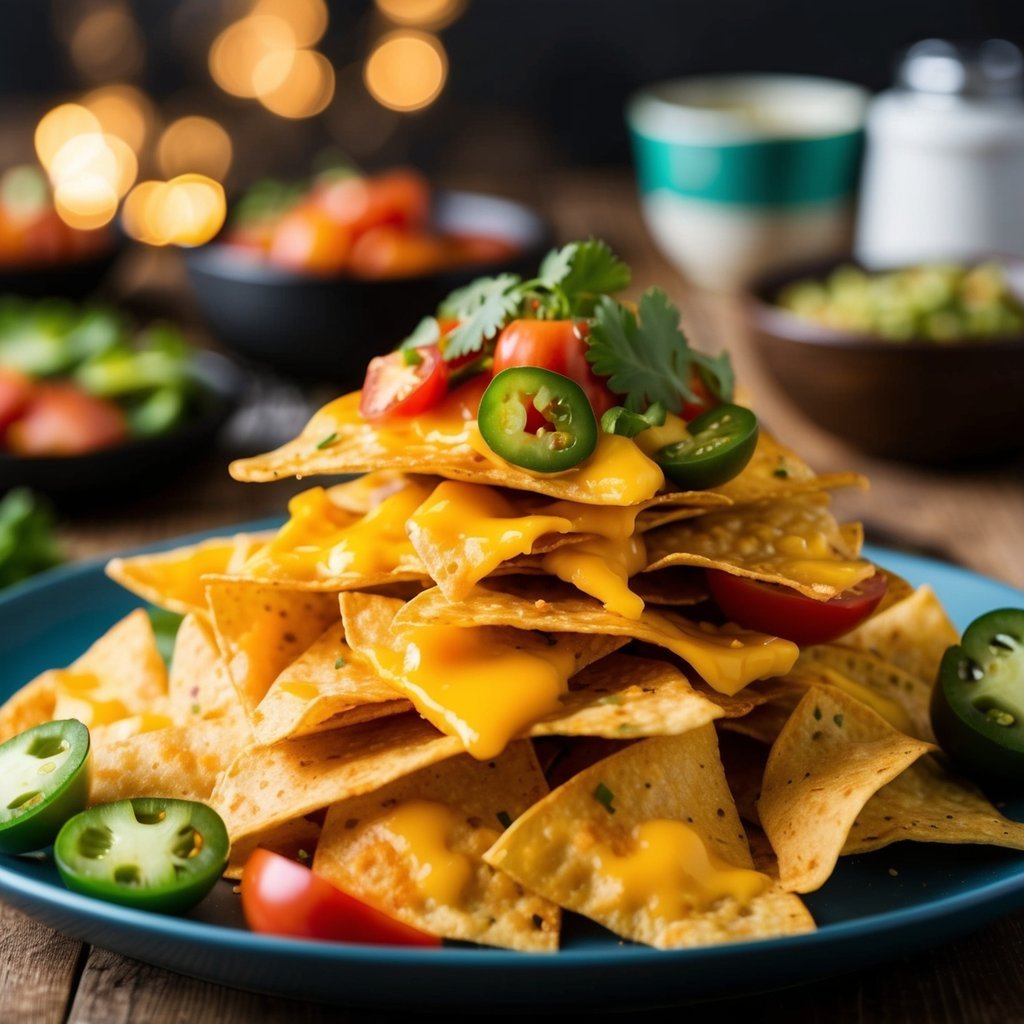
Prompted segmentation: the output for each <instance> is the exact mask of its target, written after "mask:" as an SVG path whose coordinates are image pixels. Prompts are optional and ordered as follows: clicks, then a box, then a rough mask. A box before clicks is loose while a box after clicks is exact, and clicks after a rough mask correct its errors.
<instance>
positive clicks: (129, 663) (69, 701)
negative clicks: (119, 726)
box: [50, 608, 167, 728]
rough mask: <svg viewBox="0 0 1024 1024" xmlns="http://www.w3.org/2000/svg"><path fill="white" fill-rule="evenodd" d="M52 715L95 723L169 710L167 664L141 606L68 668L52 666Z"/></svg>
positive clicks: (108, 631) (113, 627)
mask: <svg viewBox="0 0 1024 1024" xmlns="http://www.w3.org/2000/svg"><path fill="white" fill-rule="evenodd" d="M50 672H51V673H52V678H53V680H54V684H55V693H56V701H55V704H54V709H53V717H54V718H57V719H60V718H77V719H78V720H79V721H80V722H83V723H84V724H85V725H87V726H89V727H90V728H91V727H92V726H94V725H103V724H106V723H109V722H115V721H117V720H118V719H119V718H128V717H129V716H131V715H135V714H139V713H142V712H147V711H156V712H160V713H163V712H165V711H166V707H165V702H166V697H167V668H166V666H165V664H164V660H163V658H162V657H161V656H160V651H159V650H158V649H157V646H156V638H155V637H154V635H153V627H152V625H151V624H150V621H149V616H148V615H147V614H146V613H145V612H144V611H143V610H142V609H141V608H137V609H135V611H133V612H130V613H129V614H128V615H126V616H125V617H124V618H123V619H121V621H120V622H118V623H116V624H115V625H114V626H112V627H111V628H110V629H109V630H107V632H106V633H104V634H103V636H101V637H100V638H99V639H98V640H97V641H96V642H95V643H94V644H93V645H92V646H91V647H90V648H89V649H88V650H87V651H86V652H85V653H84V654H83V655H81V657H79V658H76V659H75V661H74V662H72V663H71V665H69V666H68V667H67V668H64V669H51V670H50Z"/></svg>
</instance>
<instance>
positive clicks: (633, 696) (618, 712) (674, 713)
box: [530, 652, 750, 739]
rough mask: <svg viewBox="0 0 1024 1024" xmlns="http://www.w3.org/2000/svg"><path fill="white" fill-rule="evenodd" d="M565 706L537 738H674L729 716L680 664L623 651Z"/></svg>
mask: <svg viewBox="0 0 1024 1024" xmlns="http://www.w3.org/2000/svg"><path fill="white" fill-rule="evenodd" d="M560 703H561V705H562V707H561V710H560V711H557V712H552V713H551V714H550V715H548V716H546V717H545V718H542V719H541V720H540V721H539V722H536V723H535V724H534V725H533V726H531V728H530V735H531V736H604V737H606V738H608V739H637V738H639V737H641V736H674V735H676V734H678V733H683V732H688V731H689V730H690V729H696V728H699V727H700V726H702V725H706V724H707V723H708V722H712V721H714V720H715V719H716V718H721V717H722V716H723V715H725V714H726V711H725V709H724V708H722V707H720V706H719V705H718V704H716V703H715V702H714V701H713V700H711V699H709V698H708V697H706V696H705V695H704V694H702V693H701V692H699V691H698V690H695V689H694V688H693V686H692V685H691V684H690V681H689V680H688V679H687V678H686V676H685V675H683V673H682V672H680V671H679V669H678V668H676V667H675V666H674V665H670V664H669V663H668V662H664V661H653V660H651V659H650V658H637V657H633V656H631V655H628V654H622V653H621V652H620V653H617V654H609V655H608V657H606V658H601V660H600V661H595V662H594V663H593V664H592V665H588V666H587V667H586V668H585V669H583V671H582V672H580V673H579V675H577V676H574V677H573V679H572V681H571V688H570V690H569V692H568V693H566V694H565V695H564V696H563V697H562V698H561V700H560ZM749 707H750V705H749V704H747V703H745V702H744V703H743V704H742V708H743V709H746V708H749ZM740 713H742V711H741V712H740Z"/></svg>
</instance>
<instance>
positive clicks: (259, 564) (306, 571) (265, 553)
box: [245, 482, 430, 582]
mask: <svg viewBox="0 0 1024 1024" xmlns="http://www.w3.org/2000/svg"><path fill="white" fill-rule="evenodd" d="M429 493H430V492H429V488H427V487H425V486H424V485H423V484H419V483H413V482H410V483H409V484H407V485H406V486H405V487H403V488H402V489H401V490H399V491H396V492H395V493H394V494H391V495H390V496H388V497H387V498H385V499H384V500H383V501H382V502H381V503H380V504H379V505H377V506H376V508H374V509H372V510H371V511H370V512H368V513H367V514H366V515H365V516H362V517H358V516H355V515H354V514H353V513H351V512H348V511H346V510H345V509H341V508H338V507H337V506H336V505H335V504H334V503H333V502H332V501H331V500H330V495H329V494H328V492H327V491H325V490H324V488H322V487H312V488H310V489H309V490H308V491H303V492H302V493H301V494H297V495H296V496H295V497H294V498H292V500H291V501H290V502H289V503H288V513H289V516H290V518H289V520H288V522H287V523H285V525H284V526H283V527H282V528H281V530H280V531H279V532H278V534H277V536H276V537H275V538H274V539H273V540H272V541H271V542H270V543H269V544H267V545H266V547H265V548H263V549H262V550H261V551H260V552H259V553H258V554H257V555H255V556H254V557H253V558H252V559H251V560H250V561H249V562H248V564H247V565H246V567H245V568H246V573H247V574H249V575H251V576H255V577H259V578H270V579H288V580H302V581H310V582H314V581H317V580H322V579H329V578H331V577H334V576H340V575H342V574H354V575H360V576H375V575H379V574H383V573H388V572H391V571H393V570H395V569H397V568H398V567H399V566H400V565H401V564H402V562H403V561H408V560H413V561H415V560H416V552H415V551H414V550H413V547H412V544H411V543H410V542H409V538H408V536H407V535H406V532H405V522H406V520H407V519H408V518H409V516H410V515H412V513H413V512H414V511H415V509H416V508H417V506H418V505H419V504H420V503H421V502H422V501H423V500H424V499H425V498H426V497H427V495H428V494H429Z"/></svg>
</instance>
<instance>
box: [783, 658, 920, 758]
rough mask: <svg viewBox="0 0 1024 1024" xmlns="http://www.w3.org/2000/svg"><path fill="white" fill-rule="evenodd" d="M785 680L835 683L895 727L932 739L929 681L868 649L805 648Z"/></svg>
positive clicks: (912, 734)
mask: <svg viewBox="0 0 1024 1024" xmlns="http://www.w3.org/2000/svg"><path fill="white" fill-rule="evenodd" d="M787 679H789V680H791V681H794V682H798V683H802V684H803V685H811V686H815V685H820V684H825V685H829V686H837V687H839V689H841V690H843V691H845V692H846V693H848V694H849V695H850V696H852V697H855V698H856V699H857V700H859V701H860V702H861V703H862V704H867V705H868V707H870V708H872V709H873V710H874V711H876V712H878V714H880V715H881V716H882V717H883V718H884V719H885V720H886V721H887V722H888V723H889V724H890V725H891V726H892V727H893V728H894V729H898V730H899V731H900V732H905V733H906V734H907V735H908V736H916V737H917V738H918V739H919V740H926V741H927V742H929V743H934V742H935V734H934V732H932V721H931V710H930V704H931V694H932V687H931V684H930V683H926V682H924V681H922V680H921V679H919V678H918V677H917V676H913V675H910V674H909V673H907V672H904V671H903V670H902V669H900V668H897V667H896V666H895V665H892V664H890V663H889V662H887V661H883V660H882V659H881V658H879V657H876V656H875V655H874V654H870V653H868V652H867V651H858V650H854V649H852V648H849V647H845V646H843V645H841V644H819V645H817V646H815V647H807V648H805V649H804V650H803V651H802V652H801V653H800V658H799V660H798V661H797V663H796V666H795V667H794V670H793V672H792V673H790V675H789V676H788V677H787Z"/></svg>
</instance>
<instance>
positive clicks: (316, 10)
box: [250, 0, 328, 46]
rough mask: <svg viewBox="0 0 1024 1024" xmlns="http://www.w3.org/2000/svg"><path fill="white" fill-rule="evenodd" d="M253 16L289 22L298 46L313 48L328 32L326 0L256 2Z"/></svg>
mask: <svg viewBox="0 0 1024 1024" xmlns="http://www.w3.org/2000/svg"><path fill="white" fill-rule="evenodd" d="M250 13H251V14H257V15H258V14H266V15H269V16H270V17H273V18H280V19H281V20H282V21H286V22H288V24H289V25H290V26H291V29H292V32H293V33H294V36H295V45H296V46H313V45H314V44H316V43H318V42H319V41H320V39H322V38H323V34H324V32H326V31H327V20H328V13H327V4H326V3H324V0H256V3H255V4H253V6H252V10H251V12H250Z"/></svg>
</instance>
